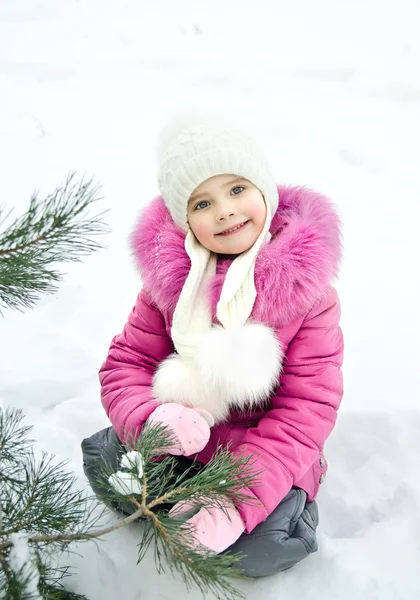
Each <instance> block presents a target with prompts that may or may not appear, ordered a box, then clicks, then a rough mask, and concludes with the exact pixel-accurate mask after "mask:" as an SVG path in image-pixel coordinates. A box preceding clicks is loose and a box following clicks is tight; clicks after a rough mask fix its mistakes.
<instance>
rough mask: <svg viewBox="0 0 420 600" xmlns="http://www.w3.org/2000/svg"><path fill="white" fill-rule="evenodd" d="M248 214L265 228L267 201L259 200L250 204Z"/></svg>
mask: <svg viewBox="0 0 420 600" xmlns="http://www.w3.org/2000/svg"><path fill="white" fill-rule="evenodd" d="M248 214H249V216H250V217H251V218H252V220H253V221H254V223H255V224H256V225H258V226H259V227H261V228H263V227H264V223H265V217H266V215H267V208H266V206H265V202H264V201H261V200H259V201H258V202H253V203H251V204H250V205H249V209H248Z"/></svg>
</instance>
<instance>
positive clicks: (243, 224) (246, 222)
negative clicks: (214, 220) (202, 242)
mask: <svg viewBox="0 0 420 600" xmlns="http://www.w3.org/2000/svg"><path fill="white" fill-rule="evenodd" d="M248 223H249V220H248V221H244V222H243V223H240V224H239V225H235V227H231V228H230V229H226V230H225V231H222V232H221V233H216V235H222V236H225V235H232V233H236V232H237V231H240V230H241V229H243V228H244V227H245V225H247V224H248Z"/></svg>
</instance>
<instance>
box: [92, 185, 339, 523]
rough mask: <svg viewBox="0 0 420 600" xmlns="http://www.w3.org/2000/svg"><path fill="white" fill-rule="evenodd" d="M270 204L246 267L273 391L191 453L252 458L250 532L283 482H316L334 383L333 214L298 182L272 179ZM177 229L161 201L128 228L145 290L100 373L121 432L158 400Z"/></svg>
mask: <svg viewBox="0 0 420 600" xmlns="http://www.w3.org/2000/svg"><path fill="white" fill-rule="evenodd" d="M278 191H279V207H278V210H277V212H276V214H275V216H274V218H273V220H272V224H271V228H270V232H271V234H272V239H271V241H270V242H269V243H268V244H267V245H266V246H264V247H263V248H262V250H261V251H260V254H259V256H258V259H257V261H256V266H255V286H256V289H257V299H256V301H255V304H254V308H253V311H252V314H251V317H250V320H252V321H253V322H258V323H263V324H265V325H267V326H269V327H270V328H271V329H272V330H274V331H275V334H276V337H277V339H278V340H279V341H280V343H281V347H282V349H283V353H284V358H283V365H282V372H281V375H280V376H279V381H278V387H277V389H276V390H275V391H274V392H273V393H272V394H271V395H270V397H269V398H267V399H266V400H265V401H264V402H261V405H260V406H258V407H257V408H254V409H253V410H247V411H242V412H241V411H239V410H232V411H231V412H230V415H229V418H228V420H226V421H224V422H222V423H218V424H217V425H215V426H214V427H213V428H212V430H211V437H210V440H209V443H208V444H207V446H206V447H205V448H204V449H203V450H202V451H201V452H200V453H198V454H197V455H196V458H197V459H198V460H199V461H201V462H203V463H207V462H208V461H209V460H210V458H211V457H212V454H213V453H214V451H215V449H216V448H217V446H218V445H220V444H221V445H222V446H226V445H227V444H228V443H230V449H231V450H232V451H233V452H234V454H240V455H244V456H247V455H252V457H253V460H254V459H255V460H256V467H257V470H258V471H262V473H261V475H260V476H259V480H258V482H257V484H256V485H255V486H254V487H253V488H251V489H250V491H249V493H251V494H252V495H253V496H255V498H256V499H258V501H259V502H258V503H253V504H252V505H251V504H241V505H239V507H238V509H239V511H240V513H241V516H242V518H243V520H244V522H245V525H246V532H247V533H250V532H251V531H252V530H253V529H254V528H255V527H256V526H257V525H258V524H259V523H261V522H262V521H263V520H264V519H265V518H266V517H267V516H268V515H269V514H270V513H271V512H272V511H273V510H274V508H275V507H276V506H277V505H278V504H279V503H280V501H281V500H282V499H283V498H284V496H285V495H286V494H287V493H288V492H289V490H290V489H291V487H292V486H297V487H300V488H302V489H304V490H305V491H306V493H307V495H308V500H309V501H311V500H313V499H314V498H315V496H316V495H317V492H318V489H319V485H320V483H322V481H323V479H324V478H325V474H326V470H327V462H326V460H325V457H324V455H323V447H324V443H325V440H326V439H327V437H328V436H329V434H330V433H331V431H332V429H333V427H334V424H335V421H336V411H337V409H338V407H339V404H340V401H341V398H342V394H343V388H342V373H341V365H342V360H343V338H342V333H341V329H340V327H339V319H340V304H339V300H338V297H337V293H336V291H335V289H334V288H333V287H331V282H332V280H333V278H334V277H335V276H336V275H337V270H338V266H339V262H340V257H341V241H340V222H339V218H338V216H337V214H336V212H335V210H334V208H333V205H332V204H331V202H330V201H329V200H328V199H327V198H325V197H323V196H321V195H320V194H317V193H315V192H313V191H310V190H307V189H305V188H300V187H282V186H279V187H278ZM184 239H185V234H183V233H182V232H181V231H180V230H179V229H178V228H177V227H176V226H175V225H174V223H173V221H172V219H171V217H170V215H169V212H168V211H167V209H166V207H165V204H164V202H163V200H162V198H160V197H158V198H156V199H155V200H153V201H152V202H151V203H150V204H149V205H148V206H147V207H146V209H145V210H144V211H143V214H142V216H141V219H140V221H139V223H138V225H137V227H136V228H135V230H134V232H133V236H132V246H133V251H134V254H135V257H136V260H137V263H138V265H139V269H140V273H141V276H142V279H143V289H142V291H141V292H140V293H139V295H138V298H137V301H136V304H135V306H134V308H133V310H132V312H131V314H130V316H129V318H128V322H127V323H126V325H125V327H124V329H123V331H122V333H121V334H119V335H117V336H116V337H114V339H113V340H112V343H111V346H110V349H109V353H108V356H107V358H106V360H105V362H104V364H103V365H102V367H101V370H100V382H101V387H102V403H103V406H104V408H105V410H106V412H107V414H108V416H109V418H110V420H111V422H112V424H113V426H114V427H115V429H116V431H117V434H118V435H119V436H120V437H121V438H123V430H124V431H125V432H129V431H136V430H137V431H138V430H140V428H141V426H142V425H143V423H144V422H145V421H146V419H147V418H148V417H149V415H150V414H151V413H152V412H153V410H154V409H155V408H156V406H158V401H157V399H156V398H155V396H154V394H153V376H154V374H155V372H156V369H157V367H158V365H159V364H160V363H161V361H163V360H164V359H165V358H167V357H168V356H169V355H170V354H172V353H173V352H174V346H173V343H172V341H171V321H172V315H173V312H174V309H175V306H176V303H177V300H178V297H179V294H180V292H181V289H182V286H183V284H184V282H185V279H186V277H187V274H188V271H189V267H190V262H189V258H188V256H187V254H186V252H185V250H184ZM230 264H231V261H230V260H228V259H224V260H220V261H219V262H218V266H217V273H216V275H215V277H214V281H213V282H212V285H211V288H210V289H209V298H210V302H211V304H212V308H213V315H214V322H217V320H216V317H215V310H216V304H217V301H218V298H219V296H220V292H221V288H222V285H223V280H224V277H225V274H226V272H227V269H228V267H229V265H230Z"/></svg>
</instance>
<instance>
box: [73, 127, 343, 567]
mask: <svg viewBox="0 0 420 600" xmlns="http://www.w3.org/2000/svg"><path fill="white" fill-rule="evenodd" d="M158 182H159V187H160V192H161V196H159V197H157V198H155V199H154V200H153V201H152V202H151V203H150V204H149V205H148V206H147V207H146V208H145V209H144V211H143V214H142V216H141V219H140V222H139V223H138V225H137V227H136V228H135V231H134V233H133V236H132V247H133V251H134V254H135V257H136V260H137V263H138V266H139V269H140V273H141V277H142V280H143V289H142V290H141V292H140V294H139V295H138V297H137V301H136V304H135V306H134V308H133V310H132V312H131V314H130V316H129V318H128V322H127V324H126V325H125V327H124V330H123V332H122V333H121V334H119V335H117V336H116V337H114V339H113V340H112V343H111V347H110V349H109V353H108V356H107V359H106V360H105V362H104V364H103V366H102V368H101V370H100V381H101V386H102V403H103V406H104V408H105V410H106V412H107V414H108V416H109V418H110V420H111V423H112V425H113V427H110V428H108V429H105V430H103V431H101V432H98V433H97V434H95V435H94V436H92V437H91V438H88V439H87V440H84V441H83V444H82V447H83V452H84V466H85V472H86V474H87V476H88V478H89V480H90V481H91V483H92V484H93V486H92V487H93V488H94V489H95V491H97V492H99V490H97V489H96V488H95V484H94V480H95V463H96V459H97V458H98V457H99V456H103V455H105V456H107V457H108V459H111V460H112V461H113V462H114V464H115V465H118V462H119V458H120V456H121V444H120V441H122V442H125V441H127V439H128V438H127V435H128V434H129V433H130V432H134V431H139V430H140V429H141V427H142V426H143V424H144V423H145V422H146V421H147V420H149V421H152V422H154V423H161V424H164V425H167V426H169V427H170V428H171V429H172V430H173V431H174V434H175V438H174V439H175V442H174V446H173V448H171V454H174V455H177V456H179V459H178V466H179V470H180V471H182V470H183V469H185V468H186V467H187V466H188V465H190V464H191V461H192V460H193V459H196V461H198V462H197V465H200V464H201V463H203V464H205V463H207V462H208V461H209V460H210V459H211V457H212V455H213V453H214V452H215V450H216V448H217V446H218V445H222V446H226V445H228V444H230V449H231V451H232V452H233V454H235V455H241V456H251V457H252V460H253V461H254V460H255V464H256V466H257V470H258V471H261V475H260V476H259V479H258V482H257V485H255V487H252V488H250V489H248V490H247V493H248V494H249V495H250V496H252V497H253V498H254V499H255V502H253V503H252V504H250V503H244V504H238V505H236V506H235V507H233V506H232V507H231V508H230V510H229V518H228V517H227V516H226V514H225V512H224V511H223V510H221V509H219V508H209V509H207V508H203V509H201V510H200V511H199V512H198V514H196V515H195V516H194V517H192V519H191V522H192V523H193V525H194V526H195V531H196V539H197V542H199V543H201V544H203V545H204V546H206V547H208V548H209V549H211V550H213V551H215V552H223V551H225V550H226V549H228V548H229V551H231V552H242V553H243V554H244V555H245V558H244V559H243V561H242V563H241V565H240V566H241V567H242V568H243V569H244V571H245V573H246V574H247V575H249V576H254V577H258V576H264V575H270V574H273V573H276V572H279V571H282V570H284V569H287V568H289V567H291V566H293V565H294V564H295V563H297V562H298V561H299V560H301V559H302V558H304V557H305V556H307V555H308V554H310V553H311V552H314V551H316V549H317V544H316V535H315V532H316V527H317V524H318V511H317V506H316V503H315V501H314V499H315V497H316V495H317V493H318V489H319V485H320V484H321V483H322V482H323V480H324V478H325V475H326V471H327V462H326V460H325V457H324V455H323V446H324V442H325V440H326V439H327V437H328V436H329V434H330V433H331V431H332V429H333V427H334V424H335V420H336V411H337V408H338V406H339V404H340V401H341V397H342V375H341V364H342V358H343V339H342V333H341V330H340V327H339V317H340V305H339V300H338V297H337V293H336V291H335V289H334V288H333V287H331V281H332V279H333V278H334V277H335V276H336V274H337V270H338V265H339V261H340V255H341V244H340V229H339V219H338V217H337V214H336V212H335V210H334V208H333V206H332V204H331V203H330V202H329V200H327V199H326V198H325V197H323V196H322V195H320V194H317V193H315V192H313V191H310V190H307V189H305V188H302V187H284V186H277V185H276V184H275V182H274V179H273V177H272V175H271V172H270V169H269V166H268V164H267V160H266V158H265V156H264V154H263V152H262V151H261V149H260V148H259V147H258V146H257V144H256V142H255V141H254V140H253V139H252V138H250V137H249V136H248V135H247V134H246V133H245V132H241V131H238V130H237V129H233V128H230V127H226V126H223V125H219V124H214V123H213V124H211V125H209V124H208V123H206V122H203V123H201V124H193V125H191V126H186V127H184V128H183V129H182V130H181V131H179V132H178V134H175V135H174V136H173V137H172V139H169V140H168V141H167V143H166V145H165V147H164V149H163V151H162V153H161V155H160V157H159V159H158ZM198 468H199V466H198ZM175 510H176V509H175Z"/></svg>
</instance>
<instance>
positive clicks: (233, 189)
mask: <svg viewBox="0 0 420 600" xmlns="http://www.w3.org/2000/svg"><path fill="white" fill-rule="evenodd" d="M244 189H245V188H244V187H243V186H242V185H236V186H235V187H234V188H232V192H233V193H234V196H237V195H238V194H240V193H241V192H242V191H243V190H244ZM235 190H240V191H239V192H237V193H236V192H235Z"/></svg>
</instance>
